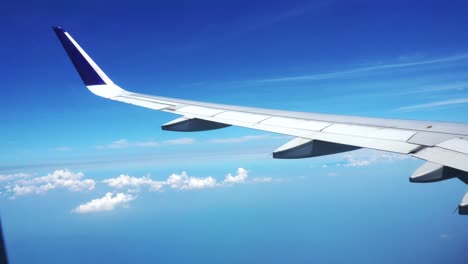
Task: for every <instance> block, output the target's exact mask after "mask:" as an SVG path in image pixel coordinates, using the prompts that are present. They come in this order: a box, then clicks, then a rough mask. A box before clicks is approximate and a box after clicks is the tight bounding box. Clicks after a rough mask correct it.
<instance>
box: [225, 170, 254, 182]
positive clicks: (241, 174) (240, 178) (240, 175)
mask: <svg viewBox="0 0 468 264" xmlns="http://www.w3.org/2000/svg"><path fill="white" fill-rule="evenodd" d="M247 177H249V175H248V172H247V171H246V170H245V169H243V168H239V169H237V173H236V175H235V176H232V175H231V173H229V174H228V175H226V178H224V181H223V183H225V184H232V183H244V182H245V180H246V179H247Z"/></svg>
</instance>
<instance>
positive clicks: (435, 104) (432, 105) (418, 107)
mask: <svg viewBox="0 0 468 264" xmlns="http://www.w3.org/2000/svg"><path fill="white" fill-rule="evenodd" d="M466 103H468V98H457V99H451V100H444V101H436V102H431V103H426V104H416V105H409V106H403V107H400V108H398V109H397V110H398V111H404V112H409V111H415V110H421V109H429V108H435V107H441V106H448V105H458V104H466Z"/></svg>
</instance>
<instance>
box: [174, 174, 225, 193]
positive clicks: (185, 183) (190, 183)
mask: <svg viewBox="0 0 468 264" xmlns="http://www.w3.org/2000/svg"><path fill="white" fill-rule="evenodd" d="M166 184H168V185H169V186H170V187H171V188H173V189H180V190H191V189H203V188H212V187H216V180H215V179H214V178H213V177H204V178H197V177H189V176H188V175H187V173H186V172H185V171H183V172H182V173H181V174H175V173H173V174H171V175H170V176H169V178H167V180H166Z"/></svg>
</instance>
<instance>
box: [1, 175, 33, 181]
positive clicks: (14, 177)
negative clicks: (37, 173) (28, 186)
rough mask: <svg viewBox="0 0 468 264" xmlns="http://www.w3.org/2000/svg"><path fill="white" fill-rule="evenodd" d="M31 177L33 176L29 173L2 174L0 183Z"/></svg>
mask: <svg viewBox="0 0 468 264" xmlns="http://www.w3.org/2000/svg"><path fill="white" fill-rule="evenodd" d="M29 177H31V174H28V173H14V174H0V182H6V181H12V180H17V179H21V178H29Z"/></svg>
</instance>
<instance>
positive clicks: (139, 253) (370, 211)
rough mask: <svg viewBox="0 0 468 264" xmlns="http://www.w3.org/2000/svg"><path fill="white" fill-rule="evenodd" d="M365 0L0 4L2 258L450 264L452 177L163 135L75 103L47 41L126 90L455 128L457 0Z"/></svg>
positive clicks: (95, 103) (262, 139)
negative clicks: (71, 46)
mask: <svg viewBox="0 0 468 264" xmlns="http://www.w3.org/2000/svg"><path fill="white" fill-rule="evenodd" d="M382 2H384V1H165V2H160V1H147V2H140V1H131V4H129V3H123V2H122V3H120V2H117V1H108V2H107V1H75V2H72V1H47V3H44V2H28V1H7V2H5V3H3V4H2V8H1V9H0V32H1V33H2V41H1V43H2V44H1V49H0V55H1V58H2V63H1V64H0V77H1V80H2V83H1V88H0V89H1V91H2V96H0V111H1V113H2V114H1V115H0V124H1V129H0V146H1V148H0V211H1V215H2V220H3V224H4V229H5V230H4V234H5V236H6V240H7V246H8V250H9V254H10V259H11V262H12V263H84V262H86V263H103V262H112V263H138V262H149V263H240V262H242V263H312V262H313V263H346V262H353V263H354V262H357V263H411V262H418V263H466V259H468V253H467V251H466V245H467V244H468V225H467V219H466V217H460V216H458V215H452V211H453V209H455V207H456V206H457V204H458V203H459V202H460V200H461V198H462V196H463V195H464V193H465V192H466V191H467V188H466V185H465V184H463V183H462V182H460V181H458V180H449V181H446V182H440V183H434V184H422V185H418V184H410V183H409V182H408V176H409V175H411V173H412V171H413V170H415V169H416V168H417V167H418V166H420V165H421V164H422V162H421V161H419V160H415V159H410V158H405V157H402V156H399V155H395V154H386V153H382V152H376V151H369V150H360V151H356V152H350V153H346V154H339V155H334V156H329V157H321V158H316V159H303V160H286V161H285V160H273V159H272V158H271V157H270V156H269V155H270V154H271V152H272V151H273V150H274V149H275V148H277V147H278V146H280V145H281V144H283V143H285V142H287V141H288V140H289V138H288V137H284V136H281V135H274V134H265V133H263V132H256V131H251V130H246V129H240V128H226V129H222V130H218V131H210V132H201V133H188V134H184V133H171V132H165V131H161V130H160V125H161V124H163V123H165V122H168V121H170V120H172V119H173V118H175V116H172V115H170V114H167V113H161V112H155V111H151V110H148V109H144V108H138V107H134V106H130V105H125V104H120V103H117V102H112V101H108V100H104V99H102V98H99V97H96V96H94V95H92V94H91V93H90V92H89V91H88V90H87V89H86V87H84V86H83V85H82V83H81V80H80V79H79V77H78V74H77V73H76V72H75V70H74V68H73V66H72V64H71V63H70V61H69V59H68V58H67V56H66V54H65V52H64V51H63V49H62V47H61V45H60V43H59V41H58V40H57V39H56V36H55V34H54V33H53V31H52V30H51V26H56V25H58V26H62V27H63V28H65V29H66V30H68V31H69V32H70V33H71V35H72V36H73V37H74V38H75V39H76V40H77V41H78V42H79V43H80V44H81V46H82V47H83V48H84V49H85V50H86V51H87V52H88V53H89V54H90V55H91V56H92V57H93V59H94V60H95V61H96V62H97V63H98V64H99V65H100V66H101V68H102V69H103V70H104V71H105V72H106V73H107V74H108V75H109V77H110V78H112V79H113V80H114V82H116V83H117V84H119V85H120V86H122V87H123V88H125V89H127V90H130V91H135V92H141V93H147V94H153V95H162V96H170V97H176V98H186V99H193V100H202V101H208V102H216V103H227V104H238V105H246V106H257V107H266V108H277V109H287V110H297V111H310V112H324V113H336V114H351V115H364V116H379V117H393V118H405V119H428V120H440V121H454V122H468V115H466V113H467V111H468V28H467V25H468V16H467V15H466V14H467V13H468V4H467V3H466V1H385V2H386V3H382ZM239 168H242V169H239ZM229 173H230V174H231V175H230V176H229V175H228V174H229Z"/></svg>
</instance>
